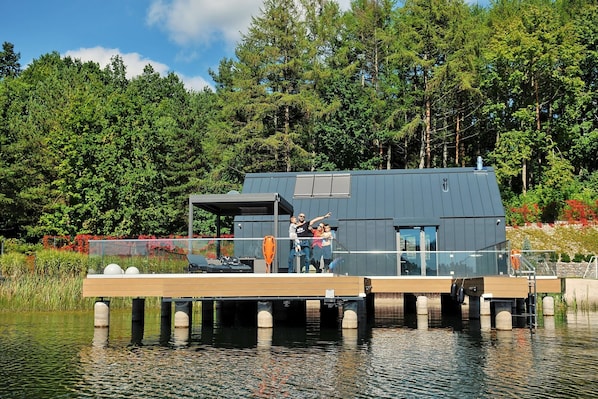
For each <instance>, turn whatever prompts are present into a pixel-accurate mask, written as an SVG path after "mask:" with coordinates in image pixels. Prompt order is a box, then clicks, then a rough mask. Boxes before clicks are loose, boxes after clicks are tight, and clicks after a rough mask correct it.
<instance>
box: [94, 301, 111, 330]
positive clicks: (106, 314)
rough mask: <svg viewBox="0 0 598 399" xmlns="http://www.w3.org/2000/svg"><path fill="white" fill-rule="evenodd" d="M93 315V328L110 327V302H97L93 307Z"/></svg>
mask: <svg viewBox="0 0 598 399" xmlns="http://www.w3.org/2000/svg"><path fill="white" fill-rule="evenodd" d="M93 314H94V319H93V326H94V327H98V328H108V327H110V301H97V302H96V303H95V305H94V307H93Z"/></svg>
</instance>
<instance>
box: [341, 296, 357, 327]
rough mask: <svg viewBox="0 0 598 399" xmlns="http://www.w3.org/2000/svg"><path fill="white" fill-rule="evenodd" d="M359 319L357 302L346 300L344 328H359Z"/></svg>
mask: <svg viewBox="0 0 598 399" xmlns="http://www.w3.org/2000/svg"><path fill="white" fill-rule="evenodd" d="M358 324H359V320H358V318H357V303H356V302H345V304H344V305H343V322H342V328H357V326H358Z"/></svg>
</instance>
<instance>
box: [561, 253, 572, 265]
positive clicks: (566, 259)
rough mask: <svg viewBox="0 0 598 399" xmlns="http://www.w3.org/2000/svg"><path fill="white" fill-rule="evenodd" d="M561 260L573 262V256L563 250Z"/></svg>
mask: <svg viewBox="0 0 598 399" xmlns="http://www.w3.org/2000/svg"><path fill="white" fill-rule="evenodd" d="M561 262H565V263H568V262H571V258H570V257H569V254H566V253H564V252H563V253H562V254H561Z"/></svg>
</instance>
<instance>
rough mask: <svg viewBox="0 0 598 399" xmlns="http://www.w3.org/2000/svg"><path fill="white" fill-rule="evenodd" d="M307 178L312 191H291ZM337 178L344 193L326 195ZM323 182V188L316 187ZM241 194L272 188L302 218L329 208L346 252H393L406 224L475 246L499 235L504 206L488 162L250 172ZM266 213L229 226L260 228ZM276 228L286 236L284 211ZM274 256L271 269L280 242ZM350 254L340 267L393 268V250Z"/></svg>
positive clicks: (453, 247) (441, 241) (444, 240)
mask: <svg viewBox="0 0 598 399" xmlns="http://www.w3.org/2000/svg"><path fill="white" fill-rule="evenodd" d="M310 178H311V179H312V181H315V180H314V179H318V181H319V183H318V184H320V183H322V186H321V187H319V188H317V189H316V190H315V192H314V191H313V190H314V187H312V194H311V195H310V196H308V195H297V193H298V192H297V187H298V186H301V185H302V184H303V183H301V182H302V181H303V180H304V181H307V180H309V179H310ZM337 178H338V181H339V182H342V184H341V186H342V187H345V188H347V189H350V192H349V193H347V195H346V196H344V197H343V196H335V195H328V196H326V195H325V192H326V190H330V192H331V193H332V192H334V190H335V188H334V185H335V182H336V181H337ZM298 181H299V182H300V183H298ZM326 181H328V182H329V183H330V187H331V188H330V189H328V188H325V187H324V186H326V184H324V183H325V182H326ZM305 187H307V184H305ZM326 187H328V186H326ZM242 192H243V194H252V193H259V192H277V193H279V194H280V195H281V197H283V198H285V199H286V200H287V201H288V202H289V203H290V204H291V205H292V207H293V209H294V212H295V214H298V213H300V212H303V213H305V214H306V215H307V218H308V219H311V218H314V217H316V216H319V215H323V214H325V213H326V212H328V211H331V212H332V219H334V221H335V224H336V225H337V226H335V227H337V239H338V242H339V243H341V244H342V246H343V247H344V248H346V249H349V250H353V251H374V250H379V251H388V252H396V251H397V233H398V231H399V230H400V229H401V228H409V227H422V228H424V227H426V226H428V228H431V229H432V230H434V229H435V231H436V242H435V245H436V250H438V251H476V250H481V249H484V248H487V247H491V246H493V245H496V244H498V243H503V242H504V241H506V232H505V226H504V208H503V206H502V202H501V199H500V193H499V191H498V184H497V182H496V178H495V176H494V172H493V170H492V169H491V168H488V169H485V170H482V171H475V170H474V168H447V169H418V170H383V171H350V172H346V171H345V172H322V173H294V172H287V173H258V174H248V175H247V176H246V179H245V183H244V186H243V190H242ZM314 193H315V194H316V195H314ZM267 219H268V217H261V218H252V217H251V216H244V217H238V218H236V221H235V223H236V224H237V223H242V224H243V225H248V224H256V225H257V224H260V223H262V224H264V227H263V228H259V227H257V226H252V227H251V228H243V229H238V230H237V229H236V230H235V236H237V237H250V236H251V237H256V234H257V237H260V236H262V235H266V234H268V232H267V230H268V228H267V227H266V225H270V226H271V223H272V221H271V220H267ZM497 221H499V223H497ZM500 221H501V222H500ZM270 229H271V227H270ZM279 232H280V236H281V237H283V236H286V235H287V234H288V219H287V218H286V217H285V218H284V219H281V221H280V223H279ZM270 234H271V233H270ZM281 241H286V240H283V239H282V238H281ZM279 255H280V256H279V260H280V262H283V263H284V264H280V265H279V267H280V268H286V259H287V257H288V241H286V242H283V244H281V246H280V247H279ZM351 258H355V259H358V258H362V259H361V260H360V262H357V263H355V262H348V263H349V264H346V265H345V267H346V268H347V269H348V270H349V269H350V270H352V271H353V272H357V271H360V270H361V269H362V268H363V267H366V269H367V270H371V271H372V272H373V271H376V274H377V275H387V274H388V275H395V274H396V273H397V259H396V258H397V254H396V253H391V254H378V255H367V256H366V255H363V256H362V255H360V256H359V257H356V256H351ZM358 263H359V264H358Z"/></svg>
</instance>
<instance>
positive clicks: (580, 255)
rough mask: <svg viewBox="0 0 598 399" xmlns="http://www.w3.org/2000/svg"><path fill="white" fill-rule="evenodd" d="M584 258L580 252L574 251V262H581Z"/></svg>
mask: <svg viewBox="0 0 598 399" xmlns="http://www.w3.org/2000/svg"><path fill="white" fill-rule="evenodd" d="M584 259H585V257H584V256H583V255H582V254H579V253H576V254H575V255H573V262H575V263H580V262H583V261H584Z"/></svg>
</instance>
